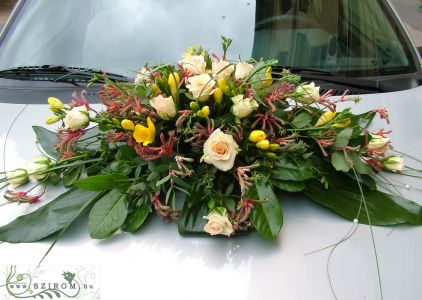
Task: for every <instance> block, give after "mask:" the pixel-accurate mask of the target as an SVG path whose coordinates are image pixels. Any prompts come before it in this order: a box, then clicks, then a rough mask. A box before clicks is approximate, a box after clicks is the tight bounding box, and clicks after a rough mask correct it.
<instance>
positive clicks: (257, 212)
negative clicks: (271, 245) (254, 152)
mask: <svg viewBox="0 0 422 300" xmlns="http://www.w3.org/2000/svg"><path fill="white" fill-rule="evenodd" d="M248 197H251V198H252V199H259V200H260V201H264V202H263V203H260V204H257V205H255V206H254V208H253V210H252V213H251V216H250V220H251V222H252V224H253V225H254V227H255V229H256V230H257V231H258V232H259V233H260V234H261V235H262V236H264V237H266V238H267V239H270V240H275V239H276V238H277V236H278V233H279V232H280V230H281V227H282V226H283V212H282V210H281V206H280V202H279V200H278V198H277V196H276V195H275V194H274V191H273V189H272V187H271V185H270V184H268V183H266V182H265V181H264V179H260V180H257V181H256V182H255V184H254V186H253V188H252V189H250V191H249V193H248Z"/></svg>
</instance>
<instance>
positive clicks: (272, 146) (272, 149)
mask: <svg viewBox="0 0 422 300" xmlns="http://www.w3.org/2000/svg"><path fill="white" fill-rule="evenodd" d="M278 149H280V145H279V144H270V151H277V150H278Z"/></svg>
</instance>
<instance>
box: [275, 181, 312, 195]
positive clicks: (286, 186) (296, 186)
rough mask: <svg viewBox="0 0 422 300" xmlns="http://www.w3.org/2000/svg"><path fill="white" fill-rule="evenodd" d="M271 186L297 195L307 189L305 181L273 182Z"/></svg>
mask: <svg viewBox="0 0 422 300" xmlns="http://www.w3.org/2000/svg"><path fill="white" fill-rule="evenodd" d="M271 184H272V185H273V186H274V187H276V188H278V189H279V190H282V191H286V192H290V193H297V192H301V191H303V190H304V188H305V183H304V182H303V181H288V180H275V179H272V180H271Z"/></svg>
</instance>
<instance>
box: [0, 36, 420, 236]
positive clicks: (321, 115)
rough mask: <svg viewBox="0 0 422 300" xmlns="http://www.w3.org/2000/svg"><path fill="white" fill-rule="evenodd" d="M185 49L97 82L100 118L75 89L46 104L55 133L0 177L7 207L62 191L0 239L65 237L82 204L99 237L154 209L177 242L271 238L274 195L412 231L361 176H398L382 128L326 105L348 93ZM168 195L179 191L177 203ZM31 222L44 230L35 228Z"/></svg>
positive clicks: (41, 133) (397, 160) (401, 207)
mask: <svg viewBox="0 0 422 300" xmlns="http://www.w3.org/2000/svg"><path fill="white" fill-rule="evenodd" d="M230 43H231V40H230V39H226V38H223V54H222V55H221V56H217V55H211V54H210V53H209V52H207V51H205V50H204V49H202V48H201V47H191V48H189V49H188V51H187V52H186V53H185V54H184V55H183V57H182V59H181V60H180V61H179V63H178V64H176V65H165V64H163V65H158V66H154V67H149V66H145V67H144V68H142V69H141V70H140V72H139V74H138V75H137V77H136V79H135V82H134V83H126V82H115V81H112V80H110V79H108V78H107V76H106V75H96V76H94V77H93V79H92V80H91V84H93V83H103V86H102V88H101V90H100V94H99V98H100V100H101V103H102V104H103V106H102V110H100V111H96V109H97V107H96V106H95V107H93V106H91V105H89V103H88V102H87V101H86V99H85V95H84V93H82V95H80V96H78V95H76V94H74V95H73V96H72V99H71V102H70V104H69V105H65V104H63V102H62V101H61V100H59V99H56V98H53V97H52V98H49V99H48V102H49V107H50V110H51V111H52V113H53V115H52V116H51V117H50V118H48V120H47V124H53V123H57V122H58V123H60V127H59V128H58V130H57V131H56V132H52V131H49V130H47V129H45V128H42V127H38V126H34V127H33V128H34V130H35V133H36V135H37V139H38V142H39V144H40V146H41V148H42V150H43V152H44V153H43V155H42V156H40V157H37V158H35V159H34V161H33V162H31V163H29V164H28V168H26V169H24V168H23V169H17V170H14V171H10V172H7V173H6V174H5V176H4V178H3V179H2V181H3V182H8V183H10V185H11V186H12V188H8V190H7V191H6V192H5V198H6V199H7V200H8V201H10V202H16V203H34V202H36V201H39V200H40V197H41V196H42V193H35V192H34V190H33V187H31V188H28V189H22V188H19V189H18V190H15V189H14V188H17V187H18V186H23V185H24V184H26V183H27V182H28V180H29V178H32V180H33V181H37V183H36V185H46V184H51V183H55V184H57V183H61V184H63V185H64V186H66V187H68V188H69V189H68V190H67V191H66V192H65V193H63V194H62V195H60V196H59V197H57V198H56V199H54V200H53V201H51V202H49V203H48V204H46V205H44V206H41V207H40V208H39V209H37V210H36V211H34V212H33V213H31V214H28V215H25V216H22V217H20V218H17V219H16V220H14V221H12V222H11V223H10V224H8V225H6V226H3V227H1V228H0V240H1V241H6V242H33V241H37V240H40V239H43V238H45V237H47V236H50V235H51V234H53V233H57V232H58V233H59V236H60V235H61V234H62V233H63V232H64V231H66V230H67V229H68V228H69V226H70V225H71V224H72V222H74V221H75V219H76V218H77V217H78V216H79V215H81V214H82V213H83V212H84V211H86V210H90V212H89V222H88V230H89V232H90V235H91V237H92V238H95V239H104V238H107V237H109V236H111V235H112V234H113V233H115V232H116V231H117V230H119V229H121V230H123V231H127V232H136V231H137V230H139V229H140V228H141V226H142V224H144V222H145V221H146V220H147V218H148V216H149V215H151V214H152V213H154V212H155V213H157V214H158V215H159V216H160V217H161V218H163V219H164V220H165V221H167V222H178V228H179V231H180V233H181V234H203V233H206V234H210V235H226V236H234V235H236V234H239V233H244V232H247V231H249V230H251V229H255V230H257V231H258V232H259V233H260V234H261V235H263V236H264V237H266V238H268V239H276V238H277V235H278V233H279V232H280V230H281V228H282V224H283V213H282V207H281V204H280V201H279V198H278V197H277V195H276V192H277V191H279V190H281V191H286V192H291V193H303V194H305V195H306V196H307V197H308V198H310V199H312V200H314V201H316V202H317V203H319V204H321V205H324V206H326V207H328V208H330V209H332V210H333V211H334V212H336V213H338V214H340V215H341V216H343V217H345V218H346V219H348V220H354V221H355V222H360V223H365V224H368V223H369V224H370V223H372V224H373V225H394V224H399V223H409V224H414V225H421V224H422V217H421V211H422V209H421V207H420V206H419V205H418V204H416V203H415V202H412V201H410V200H407V199H404V198H401V197H399V196H396V195H390V194H386V193H384V192H381V191H378V190H377V186H376V182H375V180H374V179H373V175H375V174H377V173H379V172H384V171H387V172H388V171H390V172H401V171H403V169H404V163H403V159H402V158H401V157H399V156H396V155H390V154H388V151H389V149H390V148H391V146H390V140H389V138H388V137H387V135H386V132H385V131H378V132H370V131H369V130H368V126H369V124H370V123H371V121H372V119H373V118H374V117H376V116H377V115H378V116H380V117H381V118H383V119H385V120H386V121H387V122H388V115H387V112H386V111H385V110H383V109H374V110H372V111H368V112H366V113H363V114H359V115H356V114H353V113H352V112H351V110H350V109H349V108H347V109H343V110H337V104H338V103H343V102H347V101H350V102H351V103H358V102H359V100H360V99H359V98H358V97H353V96H348V95H347V94H346V93H345V94H344V95H342V96H340V97H332V92H331V91H327V92H325V93H324V94H322V95H321V94H320V90H319V87H317V86H315V84H314V83H302V82H301V78H300V76H298V75H295V74H292V73H291V72H289V71H288V70H281V69H277V68H276V65H277V61H276V60H270V61H263V60H261V61H255V60H252V59H251V60H245V61H238V62H231V61H228V60H227V59H226V52H227V48H228V47H229V45H230ZM176 195H180V197H176ZM37 222H43V223H44V224H47V225H48V226H33V224H35V223H37Z"/></svg>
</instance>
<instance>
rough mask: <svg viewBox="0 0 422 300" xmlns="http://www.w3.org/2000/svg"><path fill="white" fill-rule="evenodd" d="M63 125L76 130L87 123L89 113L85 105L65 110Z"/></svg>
mask: <svg viewBox="0 0 422 300" xmlns="http://www.w3.org/2000/svg"><path fill="white" fill-rule="evenodd" d="M64 125H65V127H66V128H68V129H71V130H78V129H81V128H85V127H87V126H88V125H89V113H88V109H87V108H86V106H85V105H82V106H77V107H74V108H72V109H71V110H70V111H67V112H66V117H65V118H64Z"/></svg>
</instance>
